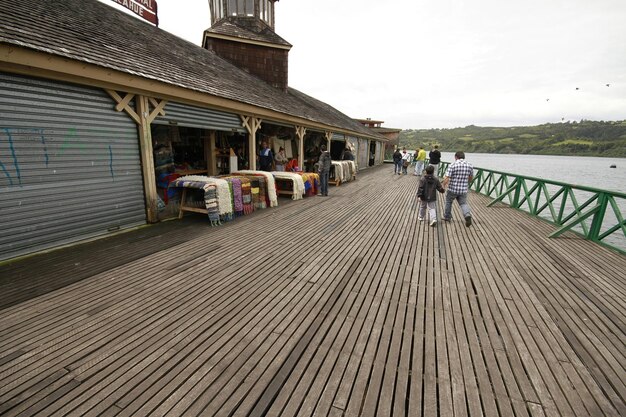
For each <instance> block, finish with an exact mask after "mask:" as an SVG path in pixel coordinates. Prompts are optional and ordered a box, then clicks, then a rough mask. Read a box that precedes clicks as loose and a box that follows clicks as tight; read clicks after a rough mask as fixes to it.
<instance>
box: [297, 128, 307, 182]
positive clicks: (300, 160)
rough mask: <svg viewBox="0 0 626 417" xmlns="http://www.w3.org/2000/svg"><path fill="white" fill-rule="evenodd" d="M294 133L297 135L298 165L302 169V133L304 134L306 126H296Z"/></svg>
mask: <svg viewBox="0 0 626 417" xmlns="http://www.w3.org/2000/svg"><path fill="white" fill-rule="evenodd" d="M296 135H298V166H299V167H300V169H301V170H302V171H304V135H306V127H304V126H296Z"/></svg>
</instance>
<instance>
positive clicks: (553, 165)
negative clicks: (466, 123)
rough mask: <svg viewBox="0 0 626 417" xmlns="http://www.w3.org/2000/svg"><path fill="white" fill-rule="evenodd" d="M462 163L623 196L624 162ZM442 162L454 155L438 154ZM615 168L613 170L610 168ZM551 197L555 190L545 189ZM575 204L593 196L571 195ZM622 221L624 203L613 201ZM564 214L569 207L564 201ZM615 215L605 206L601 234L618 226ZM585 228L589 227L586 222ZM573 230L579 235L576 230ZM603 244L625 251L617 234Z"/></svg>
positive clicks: (488, 157)
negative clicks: (574, 198)
mask: <svg viewBox="0 0 626 417" xmlns="http://www.w3.org/2000/svg"><path fill="white" fill-rule="evenodd" d="M465 159H466V160H467V161H468V162H470V163H471V164H472V165H473V166H474V167H475V168H483V169H489V170H493V171H500V172H506V173H510V174H518V175H524V176H529V177H535V178H542V179H546V180H553V181H558V182H562V183H567V184H572V185H582V186H587V187H593V188H597V189H601V190H608V191H616V192H619V193H626V158H598V157H584V156H551V155H501V154H484V153H467V154H466V155H465ZM442 160H443V161H446V162H453V161H454V153H452V152H442ZM611 165H615V166H616V168H611ZM547 188H548V189H549V190H550V193H554V192H555V191H556V190H557V189H558V187H550V186H548V187H547ZM574 194H575V195H576V198H577V200H578V204H582V203H583V202H584V201H586V200H587V199H588V198H590V197H591V196H592V195H593V194H591V193H586V192H580V191H575V192H574ZM616 204H617V206H618V208H619V211H620V215H621V216H622V218H624V217H626V199H624V198H616ZM566 208H567V211H566V212H571V210H573V206H572V204H571V202H569V201H568V204H566ZM541 216H542V217H546V218H547V219H550V213H549V212H547V211H546V212H544V213H542V214H541ZM618 223H619V222H618V221H617V217H616V216H615V212H614V211H613V209H612V208H611V207H610V206H609V207H608V208H607V212H606V215H605V218H604V222H603V225H602V230H601V233H602V232H604V231H606V230H608V228H610V227H612V226H613V225H616V224H618ZM586 224H587V225H588V226H589V225H590V219H589V221H588V222H586ZM575 229H576V230H578V231H579V232H582V230H581V228H580V227H579V226H577V227H575ZM603 241H604V242H605V243H607V244H610V245H613V246H615V247H618V248H620V249H622V250H626V237H625V236H624V234H623V233H622V232H621V231H620V230H617V231H615V232H614V233H612V234H611V235H610V236H607V237H606V238H605V239H604V240H603Z"/></svg>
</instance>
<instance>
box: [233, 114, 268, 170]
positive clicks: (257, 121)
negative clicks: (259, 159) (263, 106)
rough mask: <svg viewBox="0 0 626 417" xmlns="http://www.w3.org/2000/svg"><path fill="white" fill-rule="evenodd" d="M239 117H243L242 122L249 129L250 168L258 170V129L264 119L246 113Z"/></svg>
mask: <svg viewBox="0 0 626 417" xmlns="http://www.w3.org/2000/svg"><path fill="white" fill-rule="evenodd" d="M239 117H241V122H242V123H243V126H244V127H245V128H246V130H247V131H248V151H249V152H248V153H249V160H250V169H251V170H256V131H257V130H259V128H260V127H261V123H262V122H263V121H262V120H261V118H259V117H254V116H246V115H244V114H240V115H239Z"/></svg>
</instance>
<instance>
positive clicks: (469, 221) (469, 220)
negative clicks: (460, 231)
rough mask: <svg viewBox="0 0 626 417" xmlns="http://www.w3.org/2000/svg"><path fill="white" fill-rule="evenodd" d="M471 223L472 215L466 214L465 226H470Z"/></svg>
mask: <svg viewBox="0 0 626 417" xmlns="http://www.w3.org/2000/svg"><path fill="white" fill-rule="evenodd" d="M471 225H472V216H467V217H466V218H465V226H467V227H470V226H471Z"/></svg>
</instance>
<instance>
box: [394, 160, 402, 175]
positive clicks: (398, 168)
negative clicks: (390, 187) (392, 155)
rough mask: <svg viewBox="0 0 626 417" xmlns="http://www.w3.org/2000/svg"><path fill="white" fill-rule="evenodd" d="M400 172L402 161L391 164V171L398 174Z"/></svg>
mask: <svg viewBox="0 0 626 417" xmlns="http://www.w3.org/2000/svg"><path fill="white" fill-rule="evenodd" d="M401 172H402V161H400V162H396V163H394V164H393V173H394V174H399V173H401Z"/></svg>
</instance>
